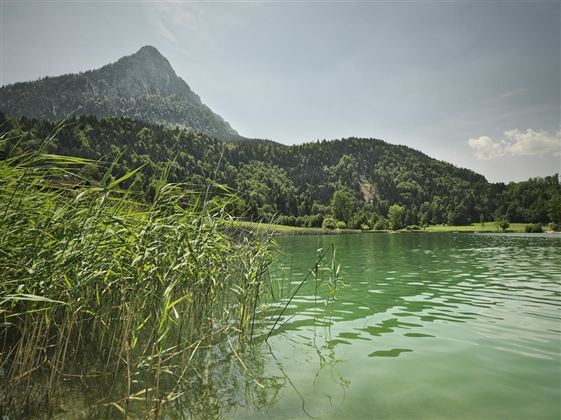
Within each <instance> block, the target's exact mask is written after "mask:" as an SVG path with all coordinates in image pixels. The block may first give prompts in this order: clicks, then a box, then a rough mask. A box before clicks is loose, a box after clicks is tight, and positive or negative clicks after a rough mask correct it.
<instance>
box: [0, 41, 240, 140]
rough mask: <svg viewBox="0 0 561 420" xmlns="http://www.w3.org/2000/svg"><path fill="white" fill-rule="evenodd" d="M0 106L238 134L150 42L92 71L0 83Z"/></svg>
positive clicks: (38, 114) (48, 115) (40, 114)
mask: <svg viewBox="0 0 561 420" xmlns="http://www.w3.org/2000/svg"><path fill="white" fill-rule="evenodd" d="M37 91H41V92H43V93H42V94H41V95H37V94H35V92H37ZM0 109H1V110H2V111H4V112H5V113H6V114H7V115H12V116H26V117H33V118H40V119H49V120H51V119H62V118H65V117H66V116H68V115H69V114H72V113H74V114H76V115H80V114H85V115H96V116H123V117H129V118H134V119H138V120H142V121H146V122H148V123H152V124H154V123H156V124H164V125H170V126H180V127H186V128H191V129H192V130H195V131H200V132H203V133H207V134H210V135H212V136H215V137H218V138H221V139H239V138H240V136H239V135H238V133H237V132H236V131H235V130H233V129H232V127H230V125H229V124H228V123H227V122H226V121H224V120H223V119H222V118H221V117H220V116H219V115H217V114H215V113H214V112H212V110H210V108H208V107H207V106H206V105H204V104H203V103H202V102H201V99H200V98H199V96H198V95H197V94H196V93H195V92H193V91H192V90H191V88H190V87H189V85H188V84H187V83H186V82H185V81H184V80H183V79H181V78H180V77H178V76H177V74H176V73H175V70H174V69H173V67H172V66H171V64H170V62H169V61H168V60H167V58H165V57H164V56H163V55H162V54H161V53H160V52H159V51H158V49H157V48H155V47H153V46H151V45H145V46H143V47H141V48H140V49H139V50H138V51H137V52H135V53H134V54H131V55H127V56H125V57H122V58H120V59H119V60H117V61H116V62H114V63H111V64H107V65H105V66H103V67H101V68H99V69H97V70H89V71H87V72H84V73H80V74H67V75H63V76H58V77H49V78H48V79H42V80H38V81H35V82H25V83H16V84H14V85H8V86H4V87H2V88H0Z"/></svg>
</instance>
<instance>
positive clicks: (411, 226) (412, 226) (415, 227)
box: [405, 225, 422, 230]
mask: <svg viewBox="0 0 561 420" xmlns="http://www.w3.org/2000/svg"><path fill="white" fill-rule="evenodd" d="M405 229H406V230H421V229H422V228H421V226H419V225H409V226H407V227H406V228H405Z"/></svg>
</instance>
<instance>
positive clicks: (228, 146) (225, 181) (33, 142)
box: [0, 113, 561, 229]
mask: <svg viewBox="0 0 561 420" xmlns="http://www.w3.org/2000/svg"><path fill="white" fill-rule="evenodd" d="M54 132H56V135H55V136H54V138H53V139H52V140H51V141H50V142H49V143H48V144H46V145H45V147H46V150H47V151H48V152H49V153H56V154H64V155H70V156H78V157H83V158H88V159H91V160H94V161H96V162H97V163H98V164H97V165H92V166H91V167H85V168H84V169H83V172H84V177H85V178H87V179H100V178H101V176H102V175H103V171H104V170H106V169H107V168H109V167H111V176H112V177H113V178H115V179H118V178H120V177H122V176H123V175H125V174H127V173H129V172H131V171H132V170H134V169H136V168H139V167H142V170H140V171H138V172H137V173H136V174H135V176H134V177H131V179H129V180H127V182H128V183H129V184H131V185H132V187H133V189H134V190H135V191H137V192H138V194H140V195H142V196H143V197H144V198H145V199H146V200H152V199H153V198H154V194H155V191H156V190H157V185H158V182H161V180H162V177H165V178H166V180H167V182H183V183H186V184H188V185H190V186H192V187H193V188H194V189H200V190H204V189H205V188H206V191H210V193H211V194H216V195H217V196H218V195H219V194H220V191H219V189H218V190H209V189H208V186H209V185H211V184H222V185H225V186H227V187H229V188H231V189H233V190H235V191H237V193H238V196H239V201H238V202H237V204H236V206H235V208H232V209H231V210H232V213H234V214H235V215H237V216H239V217H242V218H244V219H247V220H254V221H256V220H264V221H271V222H272V221H274V222H276V223H280V224H285V225H294V226H309V227H321V226H324V227H328V228H330V227H340V228H342V227H349V228H355V229H366V228H369V229H372V228H375V229H387V228H393V229H399V228H403V227H405V226H422V225H435V224H451V225H463V224H469V223H477V222H481V221H486V220H492V219H505V220H508V221H510V222H523V223H535V224H538V223H541V224H546V223H550V222H554V223H557V224H561V187H560V184H559V178H558V174H555V175H552V176H548V177H545V178H532V179H530V180H528V181H524V182H516V183H514V182H511V183H509V184H503V183H489V182H487V180H486V179H485V178H484V177H483V176H482V175H479V174H477V173H475V172H473V171H471V170H468V169H464V168H459V167H456V166H454V165H452V164H449V163H446V162H443V161H439V160H436V159H432V158H430V157H429V156H427V155H425V154H423V153H421V152H419V151H417V150H414V149H412V148H409V147H406V146H398V145H392V144H389V143H386V142H384V141H382V140H378V139H372V138H354V137H352V138H346V139H341V140H331V141H326V140H323V141H316V142H311V143H305V144H300V145H293V146H285V145H281V144H278V143H274V142H271V141H263V140H252V141H240V142H235V143H233V142H224V141H219V140H217V139H215V138H212V137H210V136H208V135H205V134H201V133H197V132H193V131H190V130H187V129H183V128H166V127H163V126H160V125H150V124H147V123H143V122H139V121H136V120H132V119H128V118H114V117H112V118H97V117H91V116H81V117H76V118H72V119H69V120H67V121H65V122H64V123H63V124H62V126H59V124H58V123H56V122H48V121H39V120H35V119H28V118H8V117H6V116H4V115H3V114H1V113H0V134H1V135H2V136H3V138H4V139H7V140H6V141H5V142H4V143H3V144H2V146H0V147H2V148H3V150H2V151H0V152H2V154H3V155H4V156H7V155H8V154H10V153H14V154H15V153H19V152H21V151H22V150H25V149H34V148H37V147H40V146H41V145H42V143H43V142H44V139H45V138H47V137H49V136H50V135H51V134H52V133H54Z"/></svg>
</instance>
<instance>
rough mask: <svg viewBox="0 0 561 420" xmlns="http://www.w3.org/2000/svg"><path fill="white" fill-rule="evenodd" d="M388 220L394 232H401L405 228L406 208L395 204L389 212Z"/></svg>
mask: <svg viewBox="0 0 561 420" xmlns="http://www.w3.org/2000/svg"><path fill="white" fill-rule="evenodd" d="M388 219H389V222H390V226H391V228H392V230H399V229H402V228H403V227H404V219H405V207H403V206H399V205H397V204H394V205H393V206H391V207H390V209H389V210H388Z"/></svg>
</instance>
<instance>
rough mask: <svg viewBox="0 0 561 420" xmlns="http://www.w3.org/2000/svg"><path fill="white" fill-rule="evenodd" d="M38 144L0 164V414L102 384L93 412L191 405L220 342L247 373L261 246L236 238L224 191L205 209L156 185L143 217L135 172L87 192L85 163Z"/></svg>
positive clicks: (262, 271) (266, 259) (264, 257)
mask: <svg viewBox="0 0 561 420" xmlns="http://www.w3.org/2000/svg"><path fill="white" fill-rule="evenodd" d="M51 140H53V139H51ZM44 145H45V143H43V145H40V147H39V148H38V149H37V151H34V152H30V153H23V154H17V155H12V154H10V157H8V158H7V159H4V160H0V179H1V182H0V250H1V251H0V271H1V272H2V279H3V280H2V281H1V282H0V296H1V300H0V371H1V372H2V375H1V376H0V387H1V388H2V390H3V391H2V393H1V396H0V406H1V407H2V412H3V413H4V414H5V415H6V414H7V415H8V416H10V417H12V416H13V417H16V418H18V417H22V416H28V415H33V413H34V412H35V411H34V410H35V409H36V408H37V407H38V406H39V405H42V404H44V403H45V402H46V404H47V405H48V402H49V401H53V400H54V399H55V398H56V397H57V394H60V393H62V392H64V389H65V388H64V386H65V384H66V383H67V381H70V380H72V379H73V378H74V379H75V380H76V381H79V382H80V383H82V384H83V385H84V386H86V387H88V384H90V385H91V384H95V383H97V384H98V387H99V383H103V384H105V385H104V386H103V387H102V389H103V390H104V394H103V395H102V398H104V399H102V400H101V402H104V403H107V404H109V405H111V407H113V409H118V410H119V411H122V412H123V413H124V414H126V410H127V409H128V407H129V403H131V404H132V402H133V401H135V399H139V398H138V396H141V399H142V402H143V404H147V405H146V406H145V407H147V409H148V410H152V411H151V414H152V415H156V416H157V415H158V411H159V410H160V409H162V408H163V407H162V406H163V405H165V404H166V403H168V402H171V401H173V400H174V399H175V398H176V397H179V396H182V398H183V402H184V403H185V399H187V400H189V401H190V402H192V403H194V404H195V405H196V404H198V402H197V401H198V399H199V396H200V394H199V393H200V392H201V389H202V390H204V389H205V388H201V386H200V383H201V382H204V381H205V379H204V376H202V375H203V374H204V375H207V376H208V375H212V373H209V372H211V371H212V369H213V366H216V357H218V356H217V354H216V345H217V343H221V344H222V349H223V351H224V350H226V351H228V352H229V354H230V357H233V359H232V360H234V363H237V362H236V360H239V361H240V364H241V366H244V365H243V362H242V361H241V359H240V358H239V356H238V354H239V353H240V349H241V347H240V346H242V344H243V342H244V340H245V338H248V337H251V335H252V334H253V324H254V322H255V320H256V314H257V312H258V310H259V296H260V294H261V291H263V290H264V289H265V287H266V284H267V283H266V281H267V277H266V273H267V269H268V266H269V264H270V262H271V258H272V254H271V246H270V244H269V243H268V241H267V240H266V238H267V237H266V236H265V237H263V239H259V238H260V237H259V238H258V237H256V236H255V235H251V234H247V233H243V232H241V231H240V230H239V229H232V225H231V222H230V221H229V218H228V215H227V209H228V208H231V207H232V205H233V203H235V201H236V198H235V197H232V196H231V195H230V194H229V193H228V192H227V191H225V190H223V194H222V195H221V196H220V199H218V195H216V194H215V197H214V199H213V200H211V201H209V200H205V196H204V194H201V193H199V192H190V191H192V190H190V189H188V188H186V186H185V185H182V184H167V183H165V178H161V179H160V180H159V182H154V183H153V185H154V192H153V198H152V200H151V201H150V202H149V203H146V204H143V203H139V202H138V201H137V200H135V193H134V191H136V188H135V184H134V182H133V183H131V184H130V186H129V188H126V189H123V186H124V185H125V184H127V183H130V181H131V180H133V179H135V176H137V175H138V174H140V173H141V170H139V171H138V172H134V171H133V172H128V173H125V174H122V175H121V176H119V177H118V178H116V177H115V176H113V175H112V170H113V169H115V167H116V166H117V165H118V164H117V163H115V164H113V165H112V168H110V169H109V170H107V171H106V172H105V174H104V176H102V177H101V178H100V180H99V181H95V180H91V179H88V180H86V179H84V178H81V177H79V176H78V175H77V173H80V172H81V171H80V169H84V171H86V172H87V171H94V172H95V171H96V170H97V167H95V166H94V165H92V164H91V162H90V161H87V160H85V159H82V158H70V157H63V156H58V155H52V154H45V153H41V150H42V148H43V146H44ZM142 169H145V168H142ZM84 171H82V172H84ZM166 172H167V169H165V170H164V174H165V173H166ZM136 179H139V178H136ZM70 180H71V182H70ZM154 181H155V180H154ZM236 348H237V350H236ZM211 351H212V352H213V353H212V354H213V355H212V358H211V357H210V352H211ZM234 356H235V357H234ZM197 360H198V361H199V362H200V363H202V365H198V369H195V367H194V366H195V362H196V361H197ZM211 360H212V363H211ZM205 361H206V362H205ZM229 363H230V364H231V362H229ZM201 368H202V370H201ZM203 372H206V373H203ZM108 384H112V385H111V386H109V385H108ZM196 384H198V385H196ZM92 389H97V388H96V387H95V386H94V388H92ZM184 410H187V411H190V412H191V413H193V412H192V411H191V407H190V406H189V405H188V403H186V406H185V407H184ZM184 412H186V411H184ZM113 414H115V413H113ZM199 414H201V413H199Z"/></svg>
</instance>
